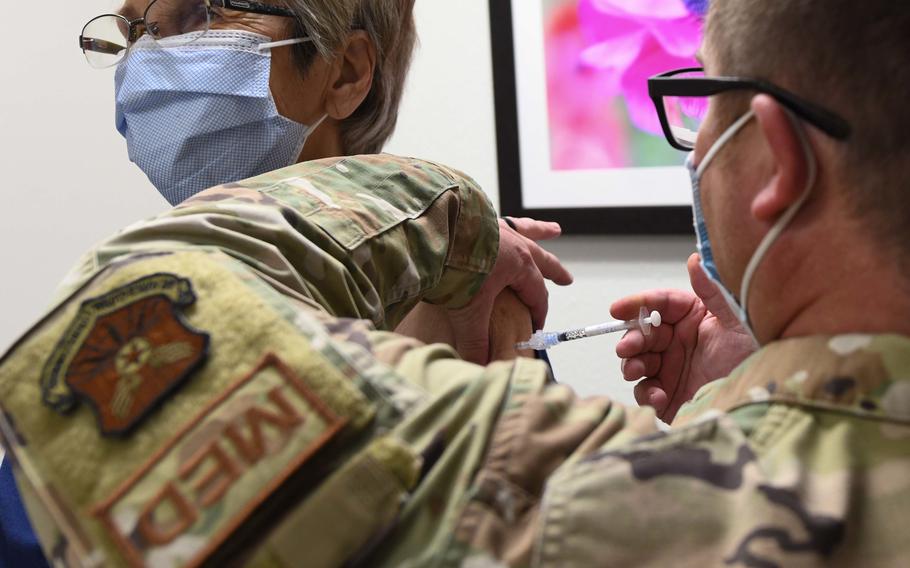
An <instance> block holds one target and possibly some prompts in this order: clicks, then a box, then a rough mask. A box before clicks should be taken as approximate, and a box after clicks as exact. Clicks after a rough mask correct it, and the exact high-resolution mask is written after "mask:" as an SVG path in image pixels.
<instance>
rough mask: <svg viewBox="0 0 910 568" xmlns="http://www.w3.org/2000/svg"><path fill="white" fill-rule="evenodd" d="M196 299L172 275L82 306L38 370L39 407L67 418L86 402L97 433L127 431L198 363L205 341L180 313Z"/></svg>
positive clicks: (136, 284)
mask: <svg viewBox="0 0 910 568" xmlns="http://www.w3.org/2000/svg"><path fill="white" fill-rule="evenodd" d="M195 302H196V295H195V293H194V292H193V287H192V284H191V283H190V281H189V280H187V279H185V278H180V277H178V276H175V275H173V274H154V275H151V276H147V277H145V278H142V279H140V280H137V281H135V282H132V283H130V284H127V285H125V286H122V287H120V288H117V289H115V290H112V291H111V292H108V293H107V294H105V295H103V296H100V297H98V298H92V299H89V300H86V301H85V302H83V303H82V305H81V306H80V308H79V312H78V313H77V314H76V317H75V319H74V320H73V322H72V323H71V324H70V325H69V327H68V328H67V330H66V332H65V333H64V335H63V337H62V338H61V339H60V341H59V342H58V343H57V346H56V347H55V348H54V351H53V353H52V354H51V357H50V359H49V360H48V361H47V363H46V364H45V366H44V370H43V371H42V374H41V387H42V393H43V399H44V402H45V404H47V405H49V406H50V407H51V408H53V409H55V410H57V411H59V412H61V413H66V412H69V411H71V410H73V409H74V408H75V407H76V405H77V404H78V402H79V400H82V401H85V402H87V403H89V405H90V406H91V407H92V409H93V410H94V412H95V414H96V415H97V417H98V425H99V428H100V430H101V433H102V434H104V435H106V436H123V435H126V434H128V433H129V432H130V431H132V430H133V429H134V428H135V427H136V426H137V425H139V423H140V422H142V421H143V420H144V419H145V418H146V417H147V416H148V415H149V414H150V413H151V412H152V411H153V410H154V409H155V406H156V405H157V404H158V403H160V402H161V401H162V400H164V399H165V398H166V397H167V396H169V395H170V394H172V393H173V392H174V391H175V390H176V389H177V388H178V387H179V386H180V385H182V384H183V383H184V382H185V381H186V380H187V379H188V378H189V377H190V376H191V375H192V374H193V373H194V372H195V371H197V370H198V369H199V368H200V367H201V366H202V364H203V363H204V362H205V359H206V357H207V355H208V347H209V336H208V334H206V333H203V332H201V331H198V330H195V329H193V328H192V327H190V326H189V325H188V324H187V323H186V321H185V320H184V318H183V313H182V311H183V310H185V309H186V308H188V307H189V306H191V305H193V304H194V303H195Z"/></svg>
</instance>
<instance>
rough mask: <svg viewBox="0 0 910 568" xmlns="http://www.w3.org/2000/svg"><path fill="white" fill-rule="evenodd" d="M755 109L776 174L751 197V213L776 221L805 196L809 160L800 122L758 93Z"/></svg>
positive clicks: (753, 108)
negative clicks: (797, 122) (798, 127)
mask: <svg viewBox="0 0 910 568" xmlns="http://www.w3.org/2000/svg"><path fill="white" fill-rule="evenodd" d="M752 110H753V112H755V118H756V121H757V122H758V126H759V129H760V130H761V133H762V135H763V136H764V138H765V142H766V143H767V145H768V149H769V153H770V156H771V159H772V160H773V175H772V176H771V178H770V179H769V180H768V181H767V182H766V183H765V185H764V187H762V189H761V190H760V191H759V192H758V194H757V195H756V196H755V198H754V199H753V200H752V216H753V217H755V218H756V219H757V220H759V221H763V222H766V223H773V222H774V221H776V220H777V218H778V217H780V216H781V215H782V214H783V213H784V212H785V211H786V210H787V209H789V208H790V206H791V205H793V204H794V203H796V201H797V200H799V198H800V197H802V195H803V193H804V191H805V189H806V176H807V175H808V163H807V157H806V153H805V149H804V147H803V144H802V141H801V138H800V133H799V132H797V130H796V129H797V124H796V123H795V122H794V120H793V119H791V115H790V114H789V111H787V110H786V109H785V108H784V107H783V106H782V105H781V104H780V103H778V102H777V101H776V100H775V99H774V98H773V97H770V96H768V95H758V96H756V97H755V98H753V99H752Z"/></svg>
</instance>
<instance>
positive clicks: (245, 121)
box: [79, 0, 572, 362]
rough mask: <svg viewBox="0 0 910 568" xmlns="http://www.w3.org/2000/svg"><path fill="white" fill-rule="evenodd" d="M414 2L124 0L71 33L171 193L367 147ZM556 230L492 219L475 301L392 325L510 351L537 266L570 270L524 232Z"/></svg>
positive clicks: (384, 113)
mask: <svg viewBox="0 0 910 568" xmlns="http://www.w3.org/2000/svg"><path fill="white" fill-rule="evenodd" d="M413 9H414V0H284V1H278V0H266V1H264V2H253V1H247V0H152V1H151V2H148V1H147V0H127V1H126V2H125V3H124V4H123V6H122V8H121V9H120V10H119V12H118V13H117V14H105V15H102V16H98V17H96V18H94V19H92V20H91V21H89V22H88V24H86V25H85V28H84V29H83V31H82V34H81V36H80V38H79V44H80V46H81V48H82V50H83V52H84V53H85V55H86V58H87V59H88V61H89V63H90V64H91V65H92V66H94V67H98V68H104V67H114V66H116V67H117V70H116V101H117V128H118V130H119V131H120V133H121V134H123V136H124V137H125V138H126V141H127V146H128V149H129V156H130V159H131V160H132V161H133V162H135V163H136V164H137V165H138V166H139V167H140V168H141V169H142V170H143V171H144V172H145V173H146V174H147V175H148V177H149V179H150V180H151V182H152V183H153V184H154V185H155V187H156V188H157V189H158V191H159V192H161V194H162V195H163V196H164V197H165V198H166V199H167V200H168V201H169V202H170V203H171V204H173V205H177V204H179V203H182V202H183V201H185V200H186V199H189V198H190V197H192V196H194V195H196V194H198V193H199V192H201V191H203V190H205V189H207V188H210V187H213V186H217V185H221V184H225V183H229V182H234V181H238V180H242V179H246V178H249V177H253V176H256V175H259V174H263V173H266V172H270V171H272V170H276V169H279V168H284V167H287V166H290V165H292V164H295V163H298V162H304V161H310V160H316V159H320V158H328V157H335V156H347V155H356V154H374V153H378V152H380V151H381V150H382V147H383V145H384V144H385V143H386V141H387V140H388V139H389V137H390V136H391V135H392V132H393V131H394V129H395V124H396V121H397V118H398V108H399V104H400V102H401V97H402V93H403V90H404V84H405V79H406V76H407V72H408V69H409V66H410V63H411V58H412V55H413V52H414V47H415V44H416V39H417V33H416V30H415V24H414V16H413ZM560 232H561V230H560V227H559V225H557V224H555V223H542V222H538V221H534V220H532V219H516V220H512V221H510V222H509V223H508V224H507V223H506V222H501V223H500V237H501V238H500V254H499V257H500V259H501V260H503V262H501V263H500V264H498V267H499V269H498V270H497V272H496V273H494V274H493V275H491V277H490V278H489V279H488V281H487V283H486V284H485V286H484V288H483V289H482V290H481V291H480V292H479V293H478V294H477V295H476V297H475V299H474V301H472V302H471V304H470V305H469V306H467V307H466V309H463V310H458V311H450V312H445V311H443V310H442V309H441V308H435V307H430V306H427V305H426V304H421V305H420V307H419V309H417V310H415V313H414V314H412V316H411V317H409V318H408V320H407V321H405V322H404V324H403V327H402V329H401V331H402V332H404V333H406V334H408V335H411V336H414V337H418V338H419V339H422V340H424V341H427V342H437V341H439V342H445V343H449V344H451V345H455V346H457V347H458V350H459V352H460V353H461V354H462V356H463V357H465V358H467V359H470V360H473V361H477V362H486V361H488V360H489V358H490V355H491V353H498V354H499V355H498V356H499V357H514V356H515V355H516V353H515V351H514V342H513V341H512V340H511V338H512V337H513V336H519V335H525V334H529V333H530V331H531V327H532V325H531V324H532V320H533V323H534V324H536V325H537V326H542V325H543V323H544V320H545V317H546V312H547V305H548V302H547V290H546V284H545V279H550V280H553V281H554V282H556V283H558V284H563V285H564V284H569V283H571V281H572V277H571V275H570V274H569V273H568V271H567V270H566V269H565V268H564V267H563V266H562V264H561V263H560V262H559V260H558V259H557V258H556V257H555V256H553V255H552V254H550V253H548V252H546V251H545V250H543V249H542V248H541V247H540V246H538V245H537V243H536V242H535V241H536V240H544V239H550V238H554V237H556V236H558V235H559V234H560ZM507 289H508V290H507ZM504 290H505V291H506V292H509V291H511V292H514V294H511V293H507V294H505V295H503V294H501V293H502V292H503V291H504ZM516 296H517V298H518V300H520V301H521V303H523V304H524V306H526V308H525V307H524V306H522V305H521V303H519V302H518V301H516ZM494 303H498V305H497V309H495V310H494ZM528 312H530V317H529V316H528ZM494 313H498V314H501V315H500V316H499V319H500V320H501V321H500V322H499V323H498V324H492V325H491V318H492V317H493V314H494ZM491 327H493V328H496V329H498V330H499V333H497V335H496V337H494V343H492V344H491V340H490V328H491ZM504 330H508V331H504ZM497 337H498V338H509V339H501V340H499V341H498V343H499V344H496V343H495V342H496V338H497Z"/></svg>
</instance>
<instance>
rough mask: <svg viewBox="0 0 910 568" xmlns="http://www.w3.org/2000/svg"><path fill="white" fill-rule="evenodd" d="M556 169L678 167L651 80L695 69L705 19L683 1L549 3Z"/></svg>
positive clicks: (549, 74) (548, 41)
mask: <svg viewBox="0 0 910 568" xmlns="http://www.w3.org/2000/svg"><path fill="white" fill-rule="evenodd" d="M544 3H545V5H548V6H551V7H550V9H549V10H548V12H547V20H546V30H545V35H546V55H547V83H548V85H547V86H548V94H549V104H548V106H549V113H550V127H551V133H550V142H551V156H552V162H553V163H552V167H553V168H554V169H558V170H567V169H589V168H613V167H635V166H646V165H647V166H650V165H675V164H677V163H679V162H680V158H679V156H678V155H677V154H675V153H674V152H672V151H670V149H669V146H667V145H666V143H665V142H663V136H662V134H661V128H660V123H659V121H658V118H657V114H656V113H655V111H654V105H653V103H652V102H651V99H650V98H649V97H648V84H647V80H648V78H649V77H651V76H653V75H656V74H658V73H662V72H664V71H669V70H671V69H676V68H680V67H697V66H698V63H697V61H696V60H695V53H696V51H697V50H698V47H699V45H700V43H701V35H702V30H701V21H700V19H699V17H698V16H696V15H693V14H692V13H690V11H689V8H688V7H687V5H686V2H685V1H684V0H560V1H558V2H556V3H555V5H554V2H553V1H552V0H549V1H547V0H544Z"/></svg>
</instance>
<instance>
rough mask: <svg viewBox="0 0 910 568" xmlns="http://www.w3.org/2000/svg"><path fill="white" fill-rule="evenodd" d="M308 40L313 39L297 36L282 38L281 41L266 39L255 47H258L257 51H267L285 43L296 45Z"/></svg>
mask: <svg viewBox="0 0 910 568" xmlns="http://www.w3.org/2000/svg"><path fill="white" fill-rule="evenodd" d="M310 41H313V39H312V38H308V37H297V38H294V39H283V40H281V41H268V42H265V43H260V44H259V46H258V47H257V48H256V49H258V50H259V51H268V50H271V49H274V48H276V47H284V46H286V45H296V44H298V43H307V42H310Z"/></svg>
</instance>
